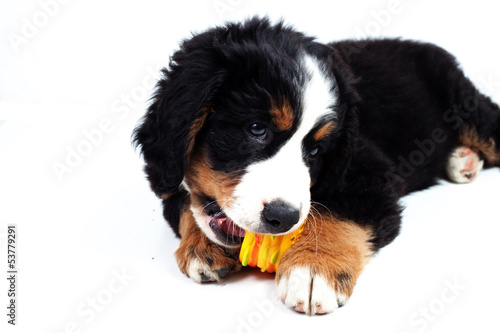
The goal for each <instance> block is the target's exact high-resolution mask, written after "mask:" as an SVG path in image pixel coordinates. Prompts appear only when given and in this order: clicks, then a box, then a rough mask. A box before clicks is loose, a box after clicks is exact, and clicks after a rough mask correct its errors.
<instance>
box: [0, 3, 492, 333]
mask: <svg viewBox="0 0 500 333" xmlns="http://www.w3.org/2000/svg"><path fill="white" fill-rule="evenodd" d="M6 2H7V1H2V4H1V5H0V25H1V26H0V32H1V33H2V35H1V39H0V48H1V49H0V242H1V244H0V263H1V264H0V267H2V268H1V272H2V273H0V281H1V283H0V309H2V310H0V322H1V323H0V327H2V328H1V330H2V332H5V330H4V327H7V328H8V332H41V333H61V332H171V331H174V330H175V331H179V330H182V331H186V332H191V331H195V330H196V331H199V332H301V331H313V332H361V331H363V332H367V331H369V332H384V333H403V332H406V333H417V332H500V323H499V321H498V313H500V305H499V304H500V303H499V301H498V300H499V299H500V287H499V282H498V281H500V273H499V269H498V266H499V264H498V262H499V260H498V255H499V254H500V242H499V241H498V239H499V233H500V211H499V200H498V198H499V195H500V171H499V169H498V168H496V169H491V170H488V171H485V172H483V173H482V174H481V176H480V177H479V179H478V180H477V181H476V182H474V183H473V184H470V185H455V184H450V183H448V182H445V181H443V182H441V184H440V185H438V186H435V187H433V188H432V189H430V190H427V191H423V192H420V193H416V194H413V195H411V196H408V197H406V198H404V200H403V203H404V205H405V206H406V207H407V209H406V210H405V212H404V218H403V228H402V233H401V236H400V237H399V238H397V240H396V241H395V242H394V243H392V244H391V245H389V246H388V247H386V248H385V249H383V250H382V251H381V252H380V253H379V255H377V256H376V257H375V258H374V259H373V260H372V262H371V263H370V264H369V265H368V267H367V268H366V270H365V272H364V273H363V275H362V276H361V278H360V279H359V282H358V285H357V287H356V289H355V292H354V295H353V297H352V299H351V300H350V302H349V303H348V304H347V305H346V306H345V307H344V308H342V309H339V310H338V311H336V312H335V313H334V314H332V315H326V316H321V317H315V318H309V317H306V316H304V315H299V314H297V313H295V312H294V311H292V310H289V309H287V308H286V307H285V306H284V305H282V304H281V301H280V300H279V299H278V296H277V294H276V291H275V287H274V281H273V276H272V275H269V274H261V273H259V272H258V271H257V272H255V270H251V271H245V272H243V273H240V274H238V275H236V276H234V277H233V278H231V279H230V280H229V281H228V282H227V283H225V284H224V285H197V284H195V283H194V282H192V281H191V280H189V279H188V278H186V277H185V276H183V275H182V274H181V273H180V272H179V270H178V268H177V265H176V263H175V259H174V257H173V252H174V251H175V249H176V248H177V246H178V244H179V240H178V239H176V238H175V237H174V234H173V232H172V231H171V230H170V229H169V227H168V225H167V223H165V221H164V220H163V217H162V211H161V205H160V202H159V200H158V199H157V198H156V197H155V196H154V195H153V194H152V192H151V191H150V190H149V187H148V184H147V182H146V180H145V178H144V176H143V173H142V161H141V159H140V157H139V156H138V154H137V152H135V151H134V150H133V149H132V147H131V144H130V135H131V131H132V130H133V128H134V126H135V125H136V123H137V121H138V119H139V118H140V117H141V115H142V114H143V113H144V110H145V108H146V107H147V99H148V97H149V95H150V93H151V84H152V83H153V82H154V80H155V79H156V78H157V75H156V73H157V71H158V69H159V68H161V67H162V66H166V65H167V63H168V59H169V56H170V55H171V54H172V52H173V51H174V50H175V49H176V47H177V45H178V42H179V41H181V40H182V39H183V38H187V37H189V36H190V34H191V32H196V31H202V30H204V29H206V28H208V27H210V26H213V25H216V24H221V23H223V22H224V21H225V20H240V19H243V18H246V17H249V16H251V15H253V14H260V15H265V14H268V15H269V16H270V17H271V18H272V19H273V20H277V19H279V18H280V17H283V18H284V19H285V21H286V22H288V23H290V24H293V25H294V26H296V27H297V28H298V29H299V30H302V31H304V32H306V33H308V34H310V35H314V36H317V37H318V39H319V40H320V41H324V42H327V41H333V40H339V39H343V38H352V37H362V36H367V35H369V36H374V37H378V36H391V37H403V38H411V39H417V40H425V41H430V42H434V43H437V44H439V45H441V46H443V47H444V48H446V49H447V50H449V51H450V52H452V53H453V54H455V55H456V56H457V58H458V59H459V61H460V63H461V64H462V66H463V67H464V69H465V71H466V73H467V74H468V75H469V76H470V77H471V78H472V79H473V80H474V82H476V83H477V84H479V85H480V88H481V90H482V91H484V92H485V93H487V94H488V95H489V96H491V97H492V98H493V99H494V100H495V101H497V102H500V65H499V59H500V42H499V41H498V32H499V31H500V23H499V19H498V17H499V16H498V15H499V10H498V6H496V5H494V2H493V1H479V0H475V1H474V2H472V1H467V2H466V1H431V0H413V1H410V0H400V1H399V2H398V1H396V5H394V1H389V0H380V1H373V0H371V1H329V2H326V1H323V2H320V1H311V0H309V1H303V2H298V1H297V2H292V1H255V0H252V1H250V0H221V1H212V0H208V1H169V2H167V1H164V2H160V1H153V0H142V1H118V0H114V1H97V0H86V1H81V0H65V3H64V4H63V1H62V0H60V2H55V0H52V1H49V0H41V1H31V0H30V1H17V2H16V4H9V5H7V4H6ZM10 2H11V3H14V2H13V1H10ZM46 3H50V5H43V4H46ZM327 3H328V4H327ZM55 4H58V5H55ZM44 8H45V9H44ZM389 9H391V10H392V13H391V14H389V15H388V14H387V13H390V12H389ZM98 128H100V129H99V131H100V133H101V136H99V134H97V132H96V129H98ZM103 131H105V132H103ZM89 133H90V134H89ZM86 134H87V135H91V136H92V135H93V141H94V142H93V143H90V144H89V141H88V139H87V137H86ZM77 149H80V150H81V151H83V152H85V154H86V156H83V157H81V158H80V159H78V158H77V157H75V156H72V157H71V151H73V150H77ZM67 159H69V161H70V162H71V165H72V166H71V167H68V169H65V170H64V172H63V173H62V174H61V173H59V175H58V174H57V172H56V171H55V170H54V165H58V164H57V163H60V164H59V165H62V164H64V165H67V163H68V161H67ZM8 224H16V225H17V234H18V239H17V240H18V243H17V251H18V254H17V256H18V258H17V259H18V265H19V266H18V268H19V275H18V285H17V290H18V298H17V303H18V309H17V315H18V317H17V325H16V326H15V327H12V326H11V325H7V323H6V322H7V316H6V313H7V309H6V306H7V302H8V298H7V289H8V287H7V283H6V282H7V281H6V278H4V276H6V275H7V273H6V271H7V267H6V259H7V258H6V257H7V254H6V230H7V225H8ZM117 275H118V276H120V275H121V276H122V277H121V278H120V279H117V278H116V276H117ZM452 285H455V286H454V287H453V286H452ZM450 286H452V287H450ZM425 313H427V314H425ZM174 327H175V328H174Z"/></svg>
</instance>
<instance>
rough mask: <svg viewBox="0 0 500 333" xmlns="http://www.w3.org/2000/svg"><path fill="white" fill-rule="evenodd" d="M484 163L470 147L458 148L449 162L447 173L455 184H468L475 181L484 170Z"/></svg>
mask: <svg viewBox="0 0 500 333" xmlns="http://www.w3.org/2000/svg"><path fill="white" fill-rule="evenodd" d="M483 166H484V161H483V160H480V159H479V155H478V154H477V153H476V152H475V151H473V150H472V149H470V148H469V147H458V148H456V149H455V150H454V151H453V153H452V154H451V156H450V159H449V160H448V165H447V166H446V172H447V173H448V177H450V179H451V180H452V181H454V182H455V183H459V184H466V183H470V182H471V181H473V180H474V179H475V178H476V177H477V176H478V175H479V172H480V171H481V170H482V169H483Z"/></svg>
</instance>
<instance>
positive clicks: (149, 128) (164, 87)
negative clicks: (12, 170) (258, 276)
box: [134, 18, 500, 315]
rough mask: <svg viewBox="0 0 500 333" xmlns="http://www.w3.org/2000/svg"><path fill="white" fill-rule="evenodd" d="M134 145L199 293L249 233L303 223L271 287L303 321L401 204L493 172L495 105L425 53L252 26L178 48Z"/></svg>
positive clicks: (369, 248) (342, 281)
mask: <svg viewBox="0 0 500 333" xmlns="http://www.w3.org/2000/svg"><path fill="white" fill-rule="evenodd" d="M134 141H135V143H136V145H137V146H139V147H140V149H141V151H142V154H143V156H144V159H145V162H146V166H145V172H146V174H147V177H148V179H149V182H150V184H151V188H152V190H153V191H154V192H155V193H156V194H157V195H158V197H160V198H161V199H162V200H163V206H164V216H165V219H166V220H167V221H168V223H169V224H170V226H171V227H172V228H173V230H174V232H175V233H176V234H177V236H179V237H180V238H181V240H180V246H179V249H178V250H177V251H176V253H175V256H176V259H177V262H178V265H179V268H180V269H181V271H182V272H183V273H184V274H186V275H187V276H189V277H190V278H191V279H193V280H194V281H196V282H207V281H221V280H222V279H224V278H225V277H226V276H227V275H228V274H229V273H230V272H231V271H233V270H236V269H238V268H239V263H238V260H237V258H238V251H239V247H240V244H241V242H242V239H243V236H244V234H245V230H249V231H252V232H256V233H265V234H274V235H280V234H285V233H290V232H292V231H294V230H296V229H297V228H298V227H299V226H300V225H301V224H302V222H303V221H304V220H306V219H307V220H308V223H307V224H306V228H305V230H304V232H303V234H302V236H301V238H299V240H298V241H297V242H296V243H295V244H294V246H292V247H291V248H290V249H289V250H288V251H287V252H286V253H285V255H284V256H283V258H282V260H281V263H280V265H279V267H278V270H277V272H276V284H277V288H278V294H279V295H280V297H281V298H282V300H283V301H284V303H285V304H286V305H287V306H289V307H291V308H293V309H295V310H296V311H299V312H304V313H306V314H308V315H314V314H323V313H329V312H332V311H333V310H335V309H336V308H337V307H339V306H342V305H343V304H345V302H346V301H347V300H348V299H349V297H350V296H351V294H352V292H353V288H354V286H355V284H356V280H357V278H358V277H359V275H360V273H361V271H362V270H363V267H364V266H365V265H366V264H367V262H368V261H369V260H370V257H371V256H372V255H373V254H374V253H376V252H377V251H378V250H379V249H380V248H382V247H384V246H385V245H387V244H389V243H390V242H391V241H392V240H394V238H395V237H396V236H397V235H398V232H399V229H400V222H401V211H402V208H401V206H400V205H399V204H398V201H399V199H400V198H401V197H402V196H404V195H406V194H408V193H410V192H413V191H418V190H421V189H424V188H427V187H429V186H431V185H434V184H436V181H437V180H438V179H439V178H448V179H450V180H452V181H454V182H457V183H469V182H471V181H472V180H473V179H475V178H476V177H477V176H478V174H479V172H480V170H481V169H482V168H483V167H494V166H499V165H500V152H499V149H498V145H499V142H500V109H499V107H498V106H497V105H496V104H494V103H493V102H492V101H491V100H490V99H489V98H488V97H486V96H484V95H482V94H480V93H479V92H478V90H477V89H476V88H475V87H474V85H473V84H472V83H471V82H470V81H469V80H468V79H467V78H466V77H465V76H464V74H463V72H462V71H461V70H460V69H459V67H458V66H457V62H456V60H455V59H454V58H453V57H452V56H451V55H450V54H448V53H447V52H446V51H444V50H443V49H441V48H439V47H436V46H434V45H430V44H424V43H418V42H412V41H401V40H366V41H342V42H337V43H332V44H328V45H324V44H320V43H318V42H316V41H315V40H314V39H313V38H310V37H307V36H305V35H304V34H302V33H299V32H297V31H295V30H293V29H292V28H290V27H287V26H285V25H284V24H283V23H278V24H275V25H273V24H271V23H270V22H269V21H268V20H267V19H259V18H253V19H250V20H248V21H246V22H243V23H239V24H227V25H226V26H224V27H218V28H214V29H210V30H208V31H206V32H204V33H201V34H197V35H195V36H194V37H192V38H191V39H189V40H186V41H184V42H183V43H182V44H181V47H180V50H179V51H177V52H175V54H174V55H173V57H172V58H171V61H170V65H169V68H168V69H163V78H162V79H161V80H160V81H159V82H158V85H157V89H156V92H155V94H154V96H153V99H152V104H151V106H150V107H149V109H148V110H147V113H146V115H145V116H144V118H143V122H142V123H141V124H140V125H139V126H138V127H137V128H136V130H135V132H134Z"/></svg>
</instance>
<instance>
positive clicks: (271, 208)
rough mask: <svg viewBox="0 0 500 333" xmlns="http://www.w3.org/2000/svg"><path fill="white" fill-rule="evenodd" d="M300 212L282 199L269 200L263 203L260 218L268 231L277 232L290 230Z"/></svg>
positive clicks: (297, 219)
mask: <svg viewBox="0 0 500 333" xmlns="http://www.w3.org/2000/svg"><path fill="white" fill-rule="evenodd" d="M299 217H300V212H299V211H298V210H297V209H295V208H293V207H290V206H289V205H287V204H286V203H284V202H283V201H279V200H277V201H271V202H270V203H267V204H265V205H264V209H263V210H262V220H263V221H264V222H265V224H264V225H265V228H266V230H267V231H268V232H269V233H272V234H279V233H283V232H287V231H288V230H290V229H291V228H292V227H293V226H294V225H295V224H296V223H297V222H298V221H299Z"/></svg>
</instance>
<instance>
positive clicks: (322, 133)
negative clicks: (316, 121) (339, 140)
mask: <svg viewBox="0 0 500 333" xmlns="http://www.w3.org/2000/svg"><path fill="white" fill-rule="evenodd" d="M336 126H337V123H336V122H335V121H333V120H332V121H329V122H328V123H326V124H324V125H323V126H321V127H320V128H319V130H317V131H316V133H314V140H315V141H320V140H323V139H324V138H326V137H327V136H328V135H330V133H332V131H333V130H334V129H335V127H336Z"/></svg>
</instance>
